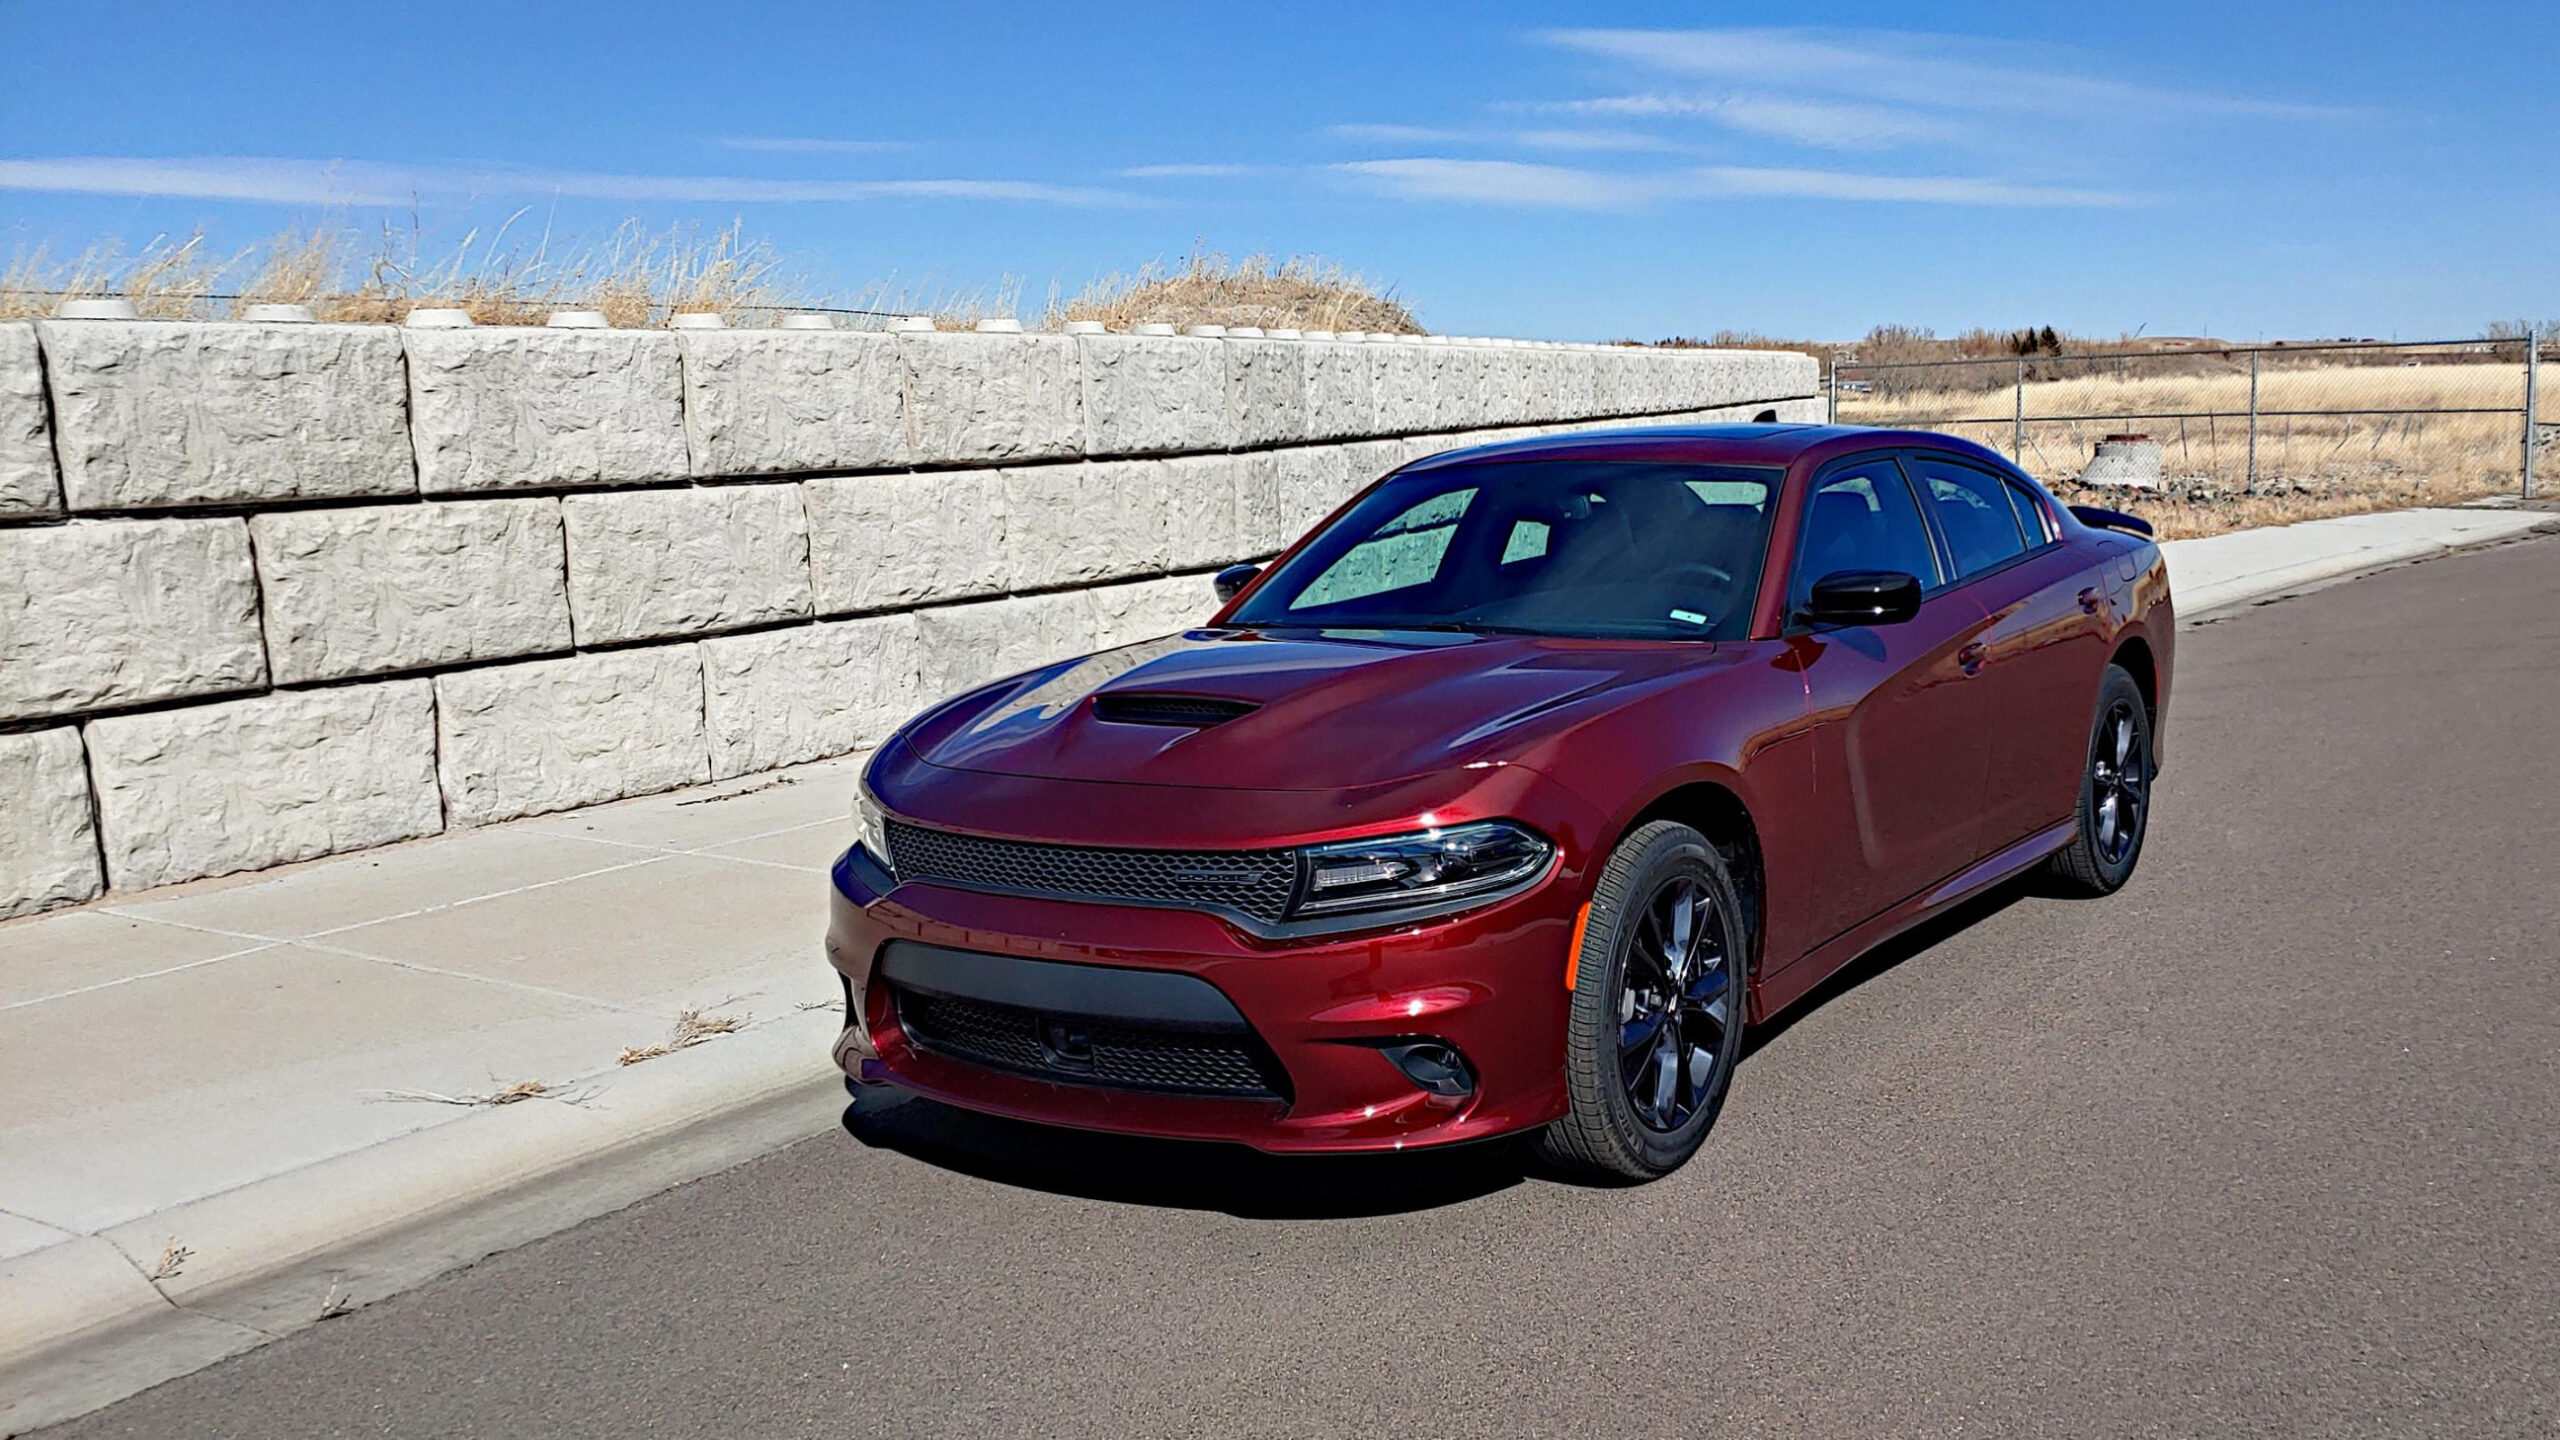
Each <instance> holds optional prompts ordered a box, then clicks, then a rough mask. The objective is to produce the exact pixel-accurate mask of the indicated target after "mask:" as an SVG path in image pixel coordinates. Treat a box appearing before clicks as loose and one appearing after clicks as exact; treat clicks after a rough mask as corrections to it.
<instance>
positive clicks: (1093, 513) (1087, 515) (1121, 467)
mask: <svg viewBox="0 0 2560 1440" xmlns="http://www.w3.org/2000/svg"><path fill="white" fill-rule="evenodd" d="M1167 463H1168V462H1166V461H1162V460H1102V461H1095V462H1092V463H1089V464H1083V465H1041V466H1035V467H1031V468H1028V469H1022V470H1006V471H1003V472H1001V473H1002V475H1003V476H1004V544H1005V554H1006V572H1007V573H1008V574H1009V575H1011V576H1012V577H1013V578H1012V585H1011V588H1013V589H1015V590H1048V589H1054V588H1056V587H1058V586H1062V585H1091V584H1094V583H1096V582H1097V581H1102V580H1111V579H1117V578H1120V577H1122V576H1128V575H1145V574H1151V573H1156V572H1161V571H1162V570H1163V569H1164V568H1165V555H1166V552H1167V547H1168V543H1169V542H1168V535H1167V531H1168V529H1169V528H1170V523H1171V521H1172V518H1173V517H1172V507H1171V505H1170V504H1169V503H1168V502H1169V496H1168V492H1167V485H1168V484H1169V476H1168V472H1167V470H1166V465H1167Z"/></svg>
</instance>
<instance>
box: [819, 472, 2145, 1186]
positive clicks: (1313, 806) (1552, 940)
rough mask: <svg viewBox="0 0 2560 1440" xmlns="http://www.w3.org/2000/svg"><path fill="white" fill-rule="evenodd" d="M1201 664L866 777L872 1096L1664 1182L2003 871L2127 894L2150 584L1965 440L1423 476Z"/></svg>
mask: <svg viewBox="0 0 2560 1440" xmlns="http://www.w3.org/2000/svg"><path fill="white" fill-rule="evenodd" d="M1218 580H1219V589H1220V590H1221V592H1222V593H1226V594H1227V595H1228V596H1229V598H1228V599H1227V601H1226V604H1225V606H1224V608H1223V609H1221V610H1220V611H1219V612H1218V615H1217V617H1216V618H1215V619H1213V620H1212V621H1210V622H1209V623H1208V624H1206V625H1203V626H1201V627H1200V628H1198V629H1196V630H1190V631H1186V632H1184V633H1182V634H1180V635H1174V636H1168V637H1166V638H1164V639H1161V640H1153V641H1148V642H1146V643H1143V644H1138V645H1131V646H1127V647H1125V648H1122V649H1118V650H1112V651H1106V652H1104V653H1102V654H1098V655H1092V656H1087V657H1085V658H1083V659H1078V660H1071V661H1066V662H1063V663H1060V664H1056V665H1052V666H1049V667H1047V668H1045V669H1041V670H1036V671H1033V672H1031V673H1030V674H1027V675H1020V676H1016V677H1014V678H1012V679H1009V680H1004V681H999V682H997V683H995V684H992V685H988V686H985V687H984V688H981V689H979V690H976V691H973V692H971V693H969V694H967V695H963V696H960V697H959V698H957V699H954V700H951V701H948V702H946V703H944V704H942V705H941V706H939V707H937V708H935V709H934V710H932V711H930V712H928V713H927V714H925V715H923V716H922V717H920V718H918V719H917V720H915V721H914V722H913V723H911V724H910V725H908V726H907V727H906V728H905V730H903V731H902V732H901V733H900V734H899V735H898V736H897V737H896V739H894V740H893V741H892V742H890V743H889V744H888V745H887V746H885V747H884V748H883V749H882V750H881V752H880V754H879V755H878V757H877V758H876V759H874V760H873V762H872V764H871V766H870V769H869V771H868V772H867V774H866V776H865V785H864V795H863V799H862V803H861V814H860V823H859V840H858V843H857V844H856V845H855V846H854V847H853V848H852V849H850V850H849V851H847V852H846V854H845V856H844V857H843V859H842V860H840V861H839V862H838V863H837V865H836V867H835V874H834V880H835V891H836V894H835V901H834V913H833V921H832V924H831V926H830V929H829V933H828V936H827V951H828V955H829V957H830V959H831V960H832V961H833V963H834V964H835V966H836V968H837V969H838V970H840V971H841V972H842V973H843V976H844V979H845V984H846V993H847V1000H848V1006H849V1020H850V1024H849V1025H848V1026H847V1028H846V1030H845V1033H844V1036H843V1038H842V1040H841V1041H839V1042H838V1045H837V1050H836V1056H837V1059H838V1061H839V1063H841V1064H842V1065H843V1066H845V1067H846V1069H847V1070H848V1072H849V1073H850V1074H852V1075H854V1076H855V1077H856V1078H858V1079H861V1080H866V1081H886V1082H890V1083H894V1084H896V1085H899V1086H903V1087H905V1088H907V1089H909V1090H912V1091H916V1092H920V1093H922V1094H924V1095H928V1096H931V1097H933V1098H935V1099H937V1100H942V1101H947V1102H949V1103H951V1104H954V1105H961V1106H967V1107H970V1108H972V1109H978V1110H986V1111H993V1112H996V1113H999V1114H1004V1115H1010V1116H1016V1117H1019V1118H1022V1119H1028V1120H1037V1121H1047V1122H1052V1123H1056V1124H1060V1125H1071V1126H1083V1127H1088V1128H1093V1129H1102V1130H1119V1131H1129V1132H1135V1133H1141V1134H1147V1135H1160V1136H1180V1137H1190V1138H1197V1139H1211V1140H1227V1141H1240V1142H1242V1143H1244V1144H1247V1145H1251V1146H1255V1147H1258V1148H1261V1149H1264V1150H1271V1151H1350V1150H1377V1149H1389V1148H1402V1147H1404V1146H1408V1145H1436V1144H1446V1143H1450V1142H1454V1141H1462V1140H1474V1139H1480V1138H1484V1137H1489V1136H1498V1135H1510V1134H1516V1133H1523V1132H1536V1135H1537V1137H1538V1143H1539V1144H1540V1146H1541V1147H1542V1148H1543V1149H1544V1150H1545V1151H1546V1153H1547V1154H1548V1155H1549V1156H1550V1157H1551V1158H1553V1159H1554V1160H1557V1161H1559V1162H1561V1163H1564V1164H1567V1165H1571V1166H1574V1167H1578V1168H1582V1169H1586V1170H1589V1171H1593V1172H1599V1173H1606V1174H1614V1175H1621V1176H1633V1177H1645V1176H1653V1175H1659V1174H1662V1173H1664V1172H1665V1171H1668V1170H1670V1169H1672V1168H1674V1167H1676V1166H1678V1165H1679V1164H1680V1163H1681V1162H1683V1161H1684V1160H1686V1159H1687V1158H1688V1157H1689V1156H1690V1155H1691V1154H1692V1153H1694V1152H1695V1151H1696V1149H1697V1148H1698V1145H1699V1143H1700V1141H1701V1140H1702V1139H1703V1138H1704V1137H1705V1135H1706V1131H1707V1129H1708V1127H1709V1126H1710V1125H1711V1124H1713V1123H1714V1120H1715V1116H1716V1112H1717V1110H1718V1109H1719V1108H1720V1107H1721V1105H1722V1104H1723V1101H1724V1097H1725V1094H1726V1092H1727V1088H1728V1087H1729V1085H1730V1084H1731V1082H1732V1076H1733V1069H1734V1064H1735V1062H1736V1060H1737V1059H1738V1058H1739V1057H1740V1055H1741V1047H1742V1036H1743V1033H1744V1030H1745V1029H1746V1027H1748V1026H1749V1025H1752V1024H1757V1023H1760V1022H1762V1021H1764V1020H1766V1019H1767V1018H1768V1017H1769V1016H1770V1015H1772V1014H1774V1013H1775V1012H1776V1011H1778V1010H1779V1009H1780V1008H1782V1007H1783V1006H1785V1005H1787V1004H1788V1003H1790V1002H1791V1001H1794V1000H1796V999H1797V998H1799V997H1801V996H1802V995H1804V993H1805V992H1806V991H1807V990H1808V989H1810V988H1811V987H1812V986H1813V985H1814V983H1815V982H1816V981H1818V980H1820V979H1822V978H1823V977H1824V976H1825V975H1828V974H1830V973H1831V972H1832V971H1833V970H1836V969H1837V968H1839V967H1840V966H1841V965H1842V964H1843V963H1845V962H1847V961H1848V960H1850V959H1851V958H1853V957H1855V956H1856V955H1858V954H1859V953H1860V952H1861V951H1864V950H1866V949H1867V948H1869V947H1870V946H1873V945H1875V944H1876V943H1877V942H1879V941H1881V940H1883V939H1885V938H1886V937H1887V936H1890V935H1892V934H1893V933H1895V932H1896V931H1898V930H1901V929H1904V928H1905V927H1907V926H1909V925H1911V924H1913V923H1914V922H1916V921H1918V920H1920V919H1922V918H1923V917H1925V916H1928V915H1930V914H1932V913H1934V912H1937V911H1940V910H1943V909H1945V908H1947V907H1948V906H1950V905H1953V904H1955V903H1956V902H1957V901H1960V900H1962V899H1964V898H1965V897H1967V896H1969V895H1973V894H1975V893H1977V892H1979V891H1981V890H1983V889H1984V888H1986V887H1988V886H1992V885H1995V884H1998V883H1999V882H2001V881H2003V880H2006V879H2009V878H2010V877H2012V876H2016V875H2019V874H2021V873H2022V872H2025V871H2029V870H2034V869H2039V868H2041V869H2042V870H2044V871H2045V872H2046V873H2047V874H2048V875H2049V876H2050V877H2051V879H2052V880H2053V881H2054V882H2057V883H2059V884H2060V885H2062V886H2065V887H2068V888H2070V889H2072V890H2076V891H2078V892H2081V893H2085V894H2102V893H2105V892H2107V891H2110V890H2113V889H2114V888H2116V887H2117V886H2119V885H2121V884H2123V883H2124V881H2125V879H2126V877H2127V876H2128V875H2130V874H2131V873H2132V871H2133V868H2134V865H2135V863H2136V862H2137V861H2138V860H2139V859H2140V858H2141V854H2142V840H2143V831H2144V824H2145V822H2146V820H2147V819H2148V817H2149V808H2150V807H2149V792H2150V782H2151V778H2152V775H2153V772H2154V770H2155V768H2156V767H2157V764H2158V759H2159V734H2160V723H2161V715H2162V711H2163V709H2164V707H2165V706H2166V704H2167V701H2168V694H2169V673H2170V646H2171V642H2172V634H2173V625H2172V619H2171V613H2170V602H2169V583H2168V576H2167V571H2166V569H2165V568H2164V566H2163V565H2162V562H2161V557H2160V552H2159V550H2158V548H2157V547H2156V546H2154V545H2153V544H2152V543H2151V542H2150V541H2149V539H2147V538H2146V536H2145V534H2144V532H2143V530H2142V527H2141V524H2140V522H2139V521H2135V520H2132V519H2130V518H2129V517H2125V516H2120V515H2115V514H2112V513H2111V512H2106V511H2095V510H2090V511H2073V510H2068V509H2065V508H2064V507H2062V506H2061V505H2058V504H2056V503H2055V501H2054V500H2053V498H2052V497H2051V496H2050V495H2048V494H2046V493H2045V492H2044V491H2043V490H2042V489H2041V488H2040V487H2038V486H2037V485H2036V483H2035V482H2034V481H2033V480H2031V479H2029V478H2028V477H2027V476H2025V475H2023V474H2021V473H2019V472H2018V471H2017V470H2016V469H2015V468H2014V467H2012V466H2010V465H2009V464H2008V463H2007V462H2005V461H2003V460H2001V459H2000V458H1999V457H1998V456H1997V455H1994V454H1992V453H1991V452H1989V451H1987V450H1983V449H1981V448H1979V447H1977V446H1973V445H1969V444H1966V443H1964V442H1962V441H1959V440H1953V439H1949V438H1947V437H1944V436H1940V435H1931V434H1920V433H1903V432H1896V431H1879V430H1856V429H1842V428H1826V427H1795V426H1775V425H1750V426H1729V427H1710V428H1684V429H1667V430H1650V431H1624V430H1622V431H1614V432H1606V433H1595V434H1587V435H1580V436H1564V437H1560V438H1554V439H1547V440H1538V441H1531V442H1526V443H1520V444H1511V445H1497V446H1489V447H1485V448H1482V449H1475V450H1465V451H1459V452H1456V453H1453V454H1447V455H1439V456H1434V457H1432V458H1430V459H1427V460H1423V461H1419V462H1417V463H1415V464H1412V465H1408V466H1406V467H1404V468H1403V469H1401V470H1399V471H1397V472H1396V473H1394V474H1392V475H1389V476H1387V477H1386V478H1385V479H1383V480H1381V481H1379V482H1378V483H1377V484H1375V485H1374V486H1372V487H1370V488H1369V489H1368V490H1367V491H1366V492H1364V493H1363V494H1362V495H1360V497H1359V498H1357V499H1356V500H1354V501H1352V502H1351V503H1350V504H1348V505H1346V506H1345V507H1343V508H1342V509H1341V510H1340V511H1338V512H1336V513H1335V514H1334V516H1333V517H1332V518H1331V519H1330V520H1328V521H1327V522H1326V523H1325V524H1324V525H1322V526H1320V527H1318V528H1317V529H1316V531H1315V532H1314V533H1312V534H1310V535H1309V536H1307V537H1306V538H1305V539H1303V540H1301V541H1299V542H1298V544H1297V545H1296V546H1295V547H1294V548H1292V549H1291V550H1289V551H1288V552H1287V553H1286V554H1284V555H1282V556H1281V557H1280V558H1279V559H1278V560H1276V561H1274V562H1272V564H1271V565H1270V566H1269V567H1268V568H1267V569H1264V570H1262V571H1261V572H1259V573H1255V572H1253V571H1251V570H1249V569H1246V568H1245V567H1238V569H1237V570H1235V571H1230V572H1228V573H1226V574H1224V575H1221V576H1219V577H1218Z"/></svg>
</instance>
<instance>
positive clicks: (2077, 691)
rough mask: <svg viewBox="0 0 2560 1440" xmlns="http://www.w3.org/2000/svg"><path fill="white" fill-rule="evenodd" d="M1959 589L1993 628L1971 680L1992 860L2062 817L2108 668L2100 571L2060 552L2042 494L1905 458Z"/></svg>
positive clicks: (1986, 469) (1982, 472)
mask: <svg viewBox="0 0 2560 1440" xmlns="http://www.w3.org/2000/svg"><path fill="white" fill-rule="evenodd" d="M1904 463H1905V468H1906V469H1907V470H1908V472H1909V474H1910V476H1911V479H1912V483H1913V485H1914V486H1915V488H1916V489H1917V490H1918V492H1919V494H1920V496H1921V499H1922V502H1923V503H1922V508H1923V509H1925V510H1927V511H1928V512H1929V517H1930V521H1931V523H1932V524H1933V525H1934V526H1935V527H1936V529H1937V531H1938V534H1939V538H1940V541H1941V543H1942V546H1943V548H1944V550H1945V553H1946V557H1947V559H1948V561H1949V563H1950V564H1951V565H1952V566H1953V567H1954V569H1955V572H1956V581H1955V583H1956V588H1957V589H1958V590H1959V591H1961V592H1963V593H1966V594H1969V595H1970V596H1972V597H1973V599H1974V601H1975V603H1977V604H1978V605H1980V606H1981V607H1982V610H1983V612H1984V613H1985V614H1986V615H1988V616H1989V618H1990V628H1989V629H1988V630H1987V631H1986V632H1985V633H1984V635H1983V645H1984V648H1985V653H1984V657H1983V665H1982V673H1981V675H1980V676H1979V677H1977V684H1976V689H1977V690H1978V691H1979V692H1980V700H1981V704H1982V713H1983V715H1984V717H1985V723H1986V727H1987V732H1988V739H1989V742H1990V745H1989V750H1990V764H1989V766H1988V768H1987V770H1986V771H1985V774H1984V780H1983V790H1982V797H1981V802H1980V810H1981V828H1980V831H1979V832H1978V834H1977V836H1976V845H1975V848H1976V849H1977V850H1978V851H1980V852H1981V853H1982V854H1985V855H1988V854H1991V853H1993V852H1995V851H1997V850H2000V849H2001V848H2003V847H2005V846H2007V845H2010V844H2012V843H2014V842H2016V841H2018V840H2021V839H2024V838H2025V837H2027V836H2028V835H2030V834H2033V833H2034V832H2035V831H2037V830H2039V829H2042V828H2044V827H2045V826H2048V825H2051V824H2053V823H2054V822H2056V821H2059V820H2062V819H2064V818H2066V817H2068V816H2069V815H2070V813H2071V808H2072V806H2073V805H2074V804H2075V803H2077V801H2078V798H2079V787H2080V769H2081V760H2082V753H2081V752H2082V751H2083V750H2084V749H2085V748H2086V747H2087V745H2088V741H2089V718H2090V714H2091V710H2092V707H2093V706H2094V705H2095V704H2096V702H2097V694H2098V674H2099V671H2100V669H2101V667H2103V666H2104V665H2105V663H2106V625H2107V620H2106V610H2107V607H2108V606H2109V604H2110V603H2111V598H2110V597H2111V595H2112V593H2113V589H2114V587H2112V586H2111V585H2110V584H2109V581H2108V577H2107V575H2106V574H2105V573H2104V571H2103V567H2096V566H2092V565H2091V564H2090V562H2089V559H2088V557H2086V556H2083V555H2081V554H2080V553H2079V552H2078V551H2076V550H2075V549H2073V547H2071V546H2068V545H2065V544H2062V543H2061V541H2060V538H2059V536H2060V528H2059V526H2058V525H2056V523H2055V522H2054V518H2053V516H2052V514H2051V513H2050V511H2049V510H2048V509H2047V508H2046V502H2045V500H2044V499H2043V497H2042V496H2040V495H2037V494H2035V493H2034V492H2033V491H2032V490H2031V489H2030V488H2029V487H2027V486H2026V485H2024V484H2022V483H2021V482H2020V481H2018V480H2017V479H2016V478H2015V477H2013V476H2008V475H2003V474H2000V473H1998V472H1997V471H1996V470H1994V469H1993V468H1992V467H1990V466H1988V465H1982V464H1976V463H1969V462H1968V461H1966V460H1963V459H1960V458H1957V457H1953V456H1948V455H1943V454H1933V453H1930V452H1928V451H1919V452H1913V453H1910V454H1907V455H1905V457H1904Z"/></svg>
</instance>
